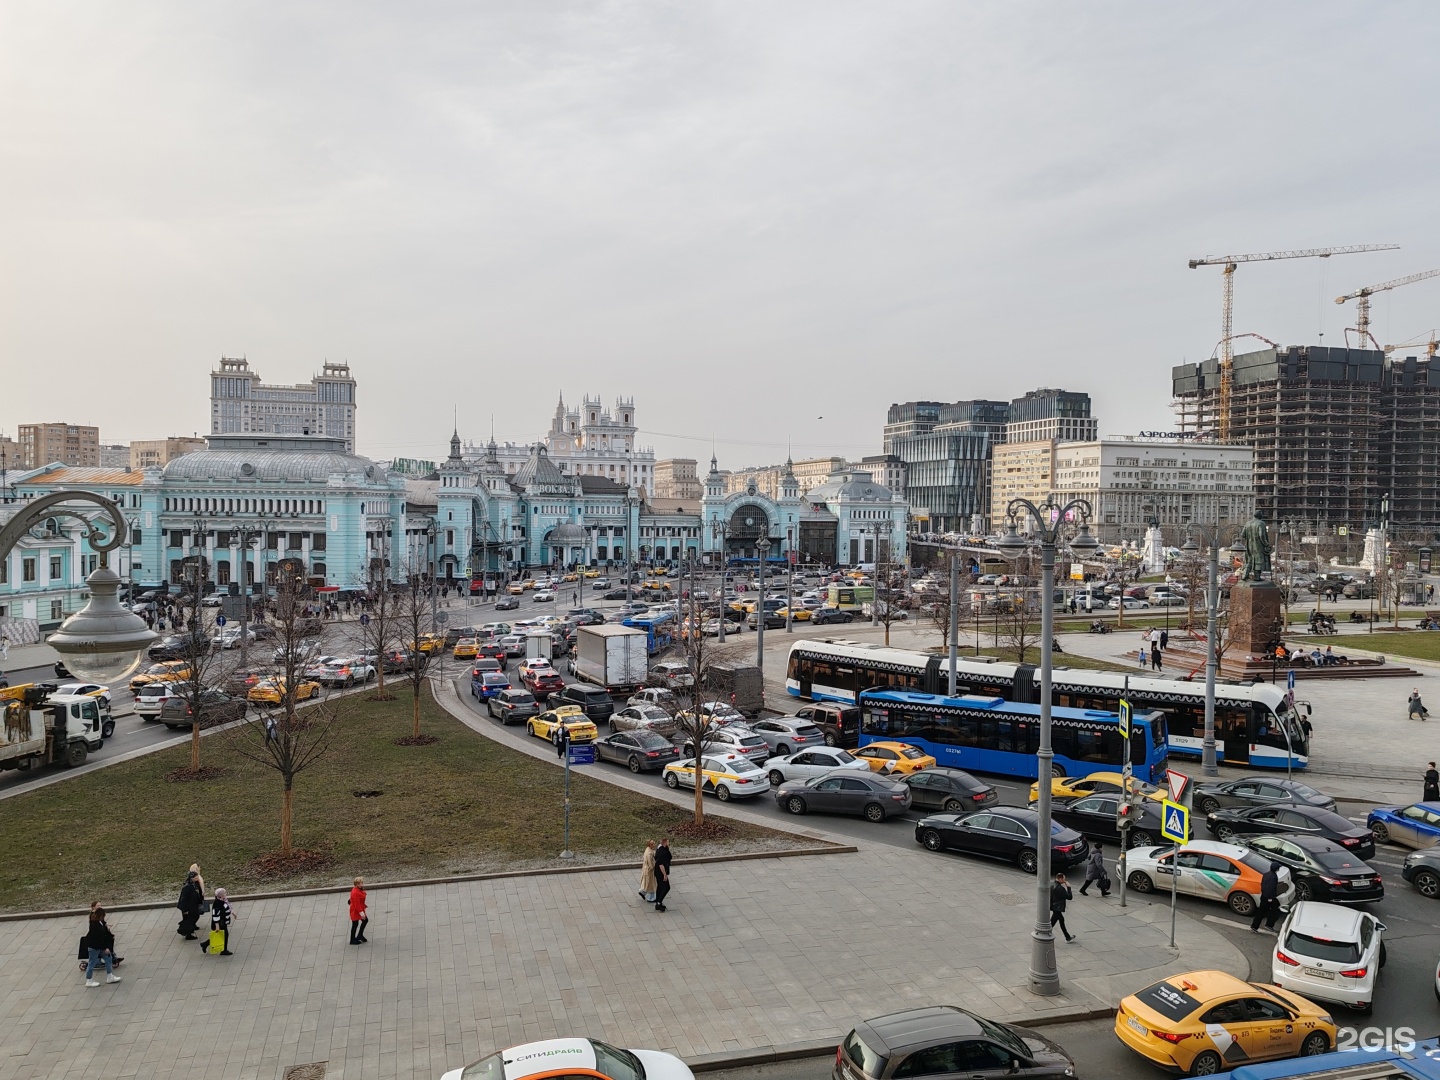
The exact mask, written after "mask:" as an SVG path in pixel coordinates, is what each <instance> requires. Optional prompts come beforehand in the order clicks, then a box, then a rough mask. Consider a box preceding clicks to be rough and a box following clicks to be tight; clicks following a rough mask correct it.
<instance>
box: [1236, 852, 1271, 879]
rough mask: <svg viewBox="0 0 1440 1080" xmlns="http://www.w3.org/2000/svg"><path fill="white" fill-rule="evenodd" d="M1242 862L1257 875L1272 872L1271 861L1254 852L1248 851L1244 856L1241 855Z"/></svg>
mask: <svg viewBox="0 0 1440 1080" xmlns="http://www.w3.org/2000/svg"><path fill="white" fill-rule="evenodd" d="M1240 861H1241V862H1243V863H1244V864H1245V865H1246V866H1248V867H1250V869H1251V870H1254V871H1255V872H1256V873H1257V874H1261V875H1263V874H1265V873H1267V872H1269V870H1270V860H1269V859H1267V858H1264V857H1263V856H1260V855H1256V854H1255V853H1254V852H1253V851H1247V852H1246V853H1245V854H1244V855H1241V856H1240Z"/></svg>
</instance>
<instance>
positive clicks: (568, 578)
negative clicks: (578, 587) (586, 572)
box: [560, 570, 580, 581]
mask: <svg viewBox="0 0 1440 1080" xmlns="http://www.w3.org/2000/svg"><path fill="white" fill-rule="evenodd" d="M560 580H561V581H579V580H580V575H579V574H577V573H576V572H575V571H574V570H571V571H570V572H569V573H568V574H564V575H562V576H561V578H560Z"/></svg>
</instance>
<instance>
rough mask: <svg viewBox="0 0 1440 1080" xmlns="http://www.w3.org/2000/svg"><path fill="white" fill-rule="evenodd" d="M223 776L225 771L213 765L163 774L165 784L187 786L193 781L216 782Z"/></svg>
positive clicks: (174, 770) (175, 770)
mask: <svg viewBox="0 0 1440 1080" xmlns="http://www.w3.org/2000/svg"><path fill="white" fill-rule="evenodd" d="M224 775H225V770H224V769H221V768H217V767H216V766H214V765H201V766H200V768H198V769H192V768H189V767H188V766H187V767H186V768H183V769H173V770H171V771H170V772H167V773H166V774H165V782H166V783H167V784H188V783H190V782H191V781H195V780H218V779H219V778H220V777H222V776H224Z"/></svg>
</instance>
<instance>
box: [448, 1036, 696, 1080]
mask: <svg viewBox="0 0 1440 1080" xmlns="http://www.w3.org/2000/svg"><path fill="white" fill-rule="evenodd" d="M558 1069H565V1070H567V1071H568V1072H569V1073H571V1074H572V1075H576V1076H581V1077H590V1076H610V1077H617V1078H620V1080H626V1078H634V1080H642V1078H643V1080H695V1074H694V1073H692V1072H691V1071H690V1066H688V1065H686V1064H685V1063H684V1062H683V1061H681V1060H680V1059H679V1058H677V1057H674V1056H672V1055H670V1054H665V1053H662V1052H661V1051H659V1050H621V1049H619V1048H618V1047H614V1046H610V1045H609V1044H607V1043H602V1042H597V1041H595V1040H594V1039H544V1040H542V1041H540V1042H532V1043H523V1044H521V1045H520V1046H512V1047H509V1048H508V1049H505V1050H500V1051H498V1052H496V1053H494V1054H491V1055H490V1056H489V1057H488V1058H482V1059H481V1060H479V1061H477V1062H475V1064H473V1065H467V1066H465V1068H463V1069H451V1070H450V1071H449V1072H447V1073H445V1074H444V1075H443V1076H441V1077H440V1080H526V1078H527V1077H531V1076H540V1075H542V1074H549V1073H554V1072H556V1071H557V1070H558Z"/></svg>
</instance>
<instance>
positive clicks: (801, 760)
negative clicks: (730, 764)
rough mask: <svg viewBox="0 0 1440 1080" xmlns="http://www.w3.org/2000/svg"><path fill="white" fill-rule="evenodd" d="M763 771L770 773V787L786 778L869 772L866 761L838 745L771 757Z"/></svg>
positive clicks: (806, 778)
mask: <svg viewBox="0 0 1440 1080" xmlns="http://www.w3.org/2000/svg"><path fill="white" fill-rule="evenodd" d="M765 771H766V772H768V773H769V774H770V784H771V786H772V787H779V786H780V785H781V784H783V783H785V782H786V781H787V780H809V779H811V778H812V777H816V776H825V775H827V774H828V773H834V772H843V771H849V772H857V773H862V774H865V773H869V772H871V771H872V770H871V768H870V765H869V763H868V762H864V761H861V760H860V759H859V758H857V757H856V756H855V755H854V754H851V753H849V752H848V751H845V750H841V749H840V748H839V747H832V746H819V747H816V748H815V749H813V750H801V751H800V752H799V753H798V754H791V755H790V756H789V757H772V758H771V759H770V760H769V761H767V762H765Z"/></svg>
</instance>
